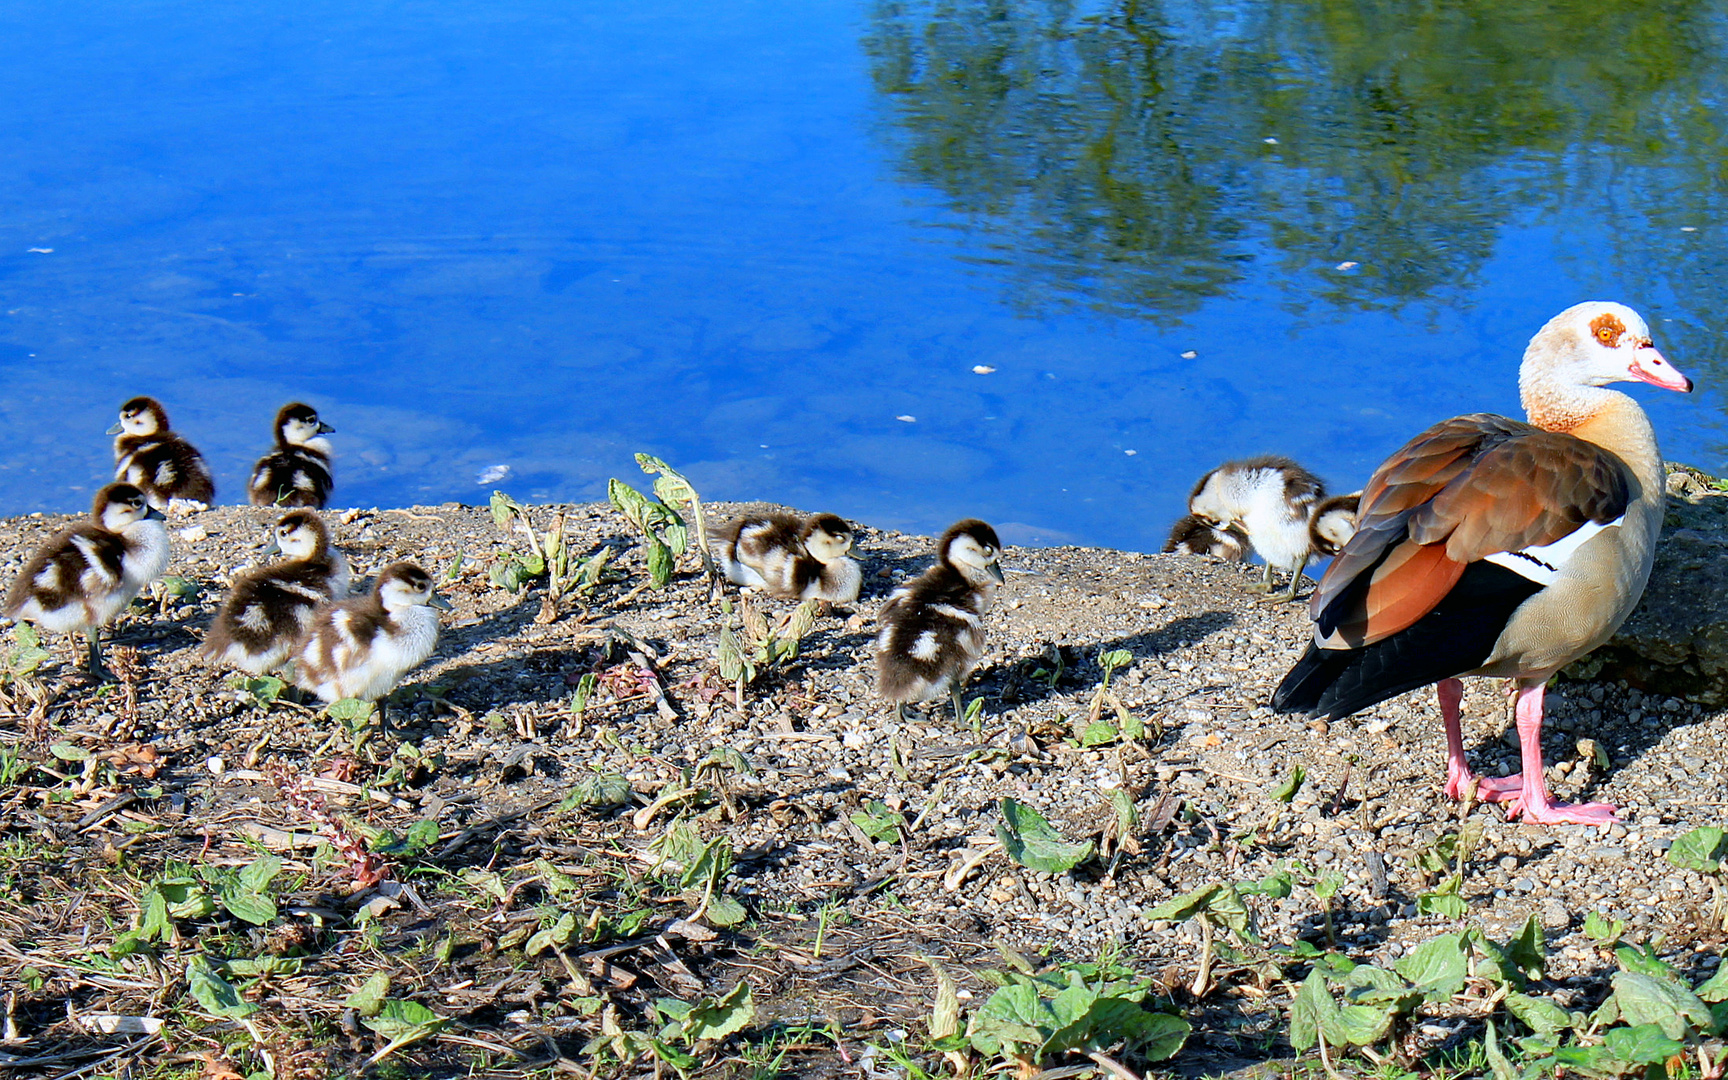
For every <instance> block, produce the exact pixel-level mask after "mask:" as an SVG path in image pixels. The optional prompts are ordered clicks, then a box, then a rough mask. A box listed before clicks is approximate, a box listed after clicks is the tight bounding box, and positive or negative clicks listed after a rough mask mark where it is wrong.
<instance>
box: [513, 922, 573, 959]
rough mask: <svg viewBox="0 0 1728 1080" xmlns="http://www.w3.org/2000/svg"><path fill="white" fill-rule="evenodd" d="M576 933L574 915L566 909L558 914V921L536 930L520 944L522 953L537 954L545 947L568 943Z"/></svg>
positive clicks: (526, 954)
mask: <svg viewBox="0 0 1728 1080" xmlns="http://www.w3.org/2000/svg"><path fill="white" fill-rule="evenodd" d="M575 933H576V916H575V915H573V914H571V913H570V912H568V911H566V912H564V913H563V914H561V915H559V916H558V921H557V922H555V923H553V924H552V925H551V926H548V927H546V928H545V929H543V930H540V931H539V932H537V933H536V934H535V935H534V936H533V937H531V938H529V939H528V943H527V944H526V945H524V946H522V955H524V956H539V955H540V954H541V953H543V952H545V951H546V950H547V949H550V948H554V947H557V946H563V945H568V944H569V943H570V939H571V937H573V936H574V935H575Z"/></svg>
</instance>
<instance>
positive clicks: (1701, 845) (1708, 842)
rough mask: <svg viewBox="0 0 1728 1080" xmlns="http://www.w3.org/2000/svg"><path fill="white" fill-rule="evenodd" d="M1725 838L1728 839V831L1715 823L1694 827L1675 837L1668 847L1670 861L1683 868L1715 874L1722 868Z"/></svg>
mask: <svg viewBox="0 0 1728 1080" xmlns="http://www.w3.org/2000/svg"><path fill="white" fill-rule="evenodd" d="M1724 840H1728V833H1724V832H1723V831H1722V830H1721V829H1718V828H1717V827H1716V826H1714V825H1705V826H1702V827H1700V828H1697V829H1693V830H1692V831H1691V832H1689V833H1686V834H1685V835H1683V836H1679V837H1676V838H1675V840H1674V843H1673V846H1671V847H1669V849H1668V861H1669V862H1671V863H1673V864H1674V865H1675V866H1678V867H1680V868H1681V869H1682V870H1696V871H1698V872H1699V873H1701V874H1714V873H1716V871H1718V870H1720V869H1721V868H1722V857H1723V854H1724V852H1723V842H1724Z"/></svg>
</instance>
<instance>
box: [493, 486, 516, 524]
mask: <svg viewBox="0 0 1728 1080" xmlns="http://www.w3.org/2000/svg"><path fill="white" fill-rule="evenodd" d="M488 505H489V506H490V507H491V509H492V522H493V524H495V525H497V526H498V527H499V528H500V529H503V530H504V531H505V532H509V531H510V522H511V519H513V518H514V517H515V516H516V515H517V514H519V513H521V512H522V506H521V504H520V503H518V502H517V501H516V500H515V499H512V498H511V497H510V496H508V495H506V494H504V493H503V492H502V491H494V492H493V493H492V498H491V501H490V502H489V503H488Z"/></svg>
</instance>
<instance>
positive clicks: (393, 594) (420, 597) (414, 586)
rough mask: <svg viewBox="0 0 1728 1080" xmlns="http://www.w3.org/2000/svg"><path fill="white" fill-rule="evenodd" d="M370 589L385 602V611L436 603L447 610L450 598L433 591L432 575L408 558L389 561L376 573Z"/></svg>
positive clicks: (437, 606) (381, 601) (432, 605)
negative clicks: (376, 575) (388, 563)
mask: <svg viewBox="0 0 1728 1080" xmlns="http://www.w3.org/2000/svg"><path fill="white" fill-rule="evenodd" d="M372 592H373V593H374V594H375V595H376V596H377V597H378V601H379V602H380V603H381V604H383V605H384V610H385V611H406V610H407V609H409V608H413V607H435V608H443V609H445V610H449V608H450V601H448V600H446V599H444V598H443V597H442V596H439V595H438V594H437V593H435V592H433V591H432V575H431V574H428V573H427V572H426V571H424V570H422V569H420V568H419V567H418V566H416V565H414V564H413V563H411V562H399V563H391V564H390V565H389V566H386V567H385V568H384V570H383V572H382V573H380V574H379V575H378V582H377V584H375V585H373V586H372Z"/></svg>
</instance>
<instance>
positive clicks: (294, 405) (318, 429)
mask: <svg viewBox="0 0 1728 1080" xmlns="http://www.w3.org/2000/svg"><path fill="white" fill-rule="evenodd" d="M335 430H336V429H335V428H333V427H331V426H330V425H329V424H326V423H325V422H324V421H322V420H320V419H318V411H317V410H316V409H314V408H313V407H312V406H310V405H306V404H303V403H301V402H298V401H294V402H290V403H289V404H287V405H284V406H282V408H281V410H280V411H278V412H277V413H276V438H277V439H278V440H280V441H281V442H283V443H285V444H286V445H288V446H305V445H306V444H307V443H309V442H311V441H312V440H313V439H316V438H317V437H318V436H320V435H328V434H330V433H331V432H333V431H335Z"/></svg>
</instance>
